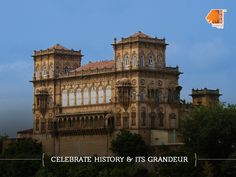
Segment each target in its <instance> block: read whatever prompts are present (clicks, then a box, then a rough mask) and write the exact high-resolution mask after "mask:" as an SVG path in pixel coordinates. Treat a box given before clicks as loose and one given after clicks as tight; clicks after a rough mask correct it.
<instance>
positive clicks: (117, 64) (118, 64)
mask: <svg viewBox="0 0 236 177" xmlns="http://www.w3.org/2000/svg"><path fill="white" fill-rule="evenodd" d="M116 67H117V68H118V69H120V68H121V59H120V56H118V57H117V60H116Z"/></svg>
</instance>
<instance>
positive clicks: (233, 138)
mask: <svg viewBox="0 0 236 177" xmlns="http://www.w3.org/2000/svg"><path fill="white" fill-rule="evenodd" d="M182 135H183V139H184V142H185V146H186V147H187V148H189V149H191V150H192V152H195V153H197V154H198V156H199V157H200V158H228V157H229V156H230V154H232V153H233V152H234V151H235V145H236V107H235V106H224V105H215V106H211V107H203V106H202V107H197V108H195V109H194V110H193V111H192V112H191V114H190V115H189V116H188V117H187V118H186V119H185V120H184V121H183V124H182ZM205 164H208V166H211V167H212V168H213V172H214V176H215V177H216V176H217V177H218V176H219V177H220V176H223V172H222V170H221V164H222V161H209V162H207V163H205ZM205 171H207V169H206V168H205Z"/></svg>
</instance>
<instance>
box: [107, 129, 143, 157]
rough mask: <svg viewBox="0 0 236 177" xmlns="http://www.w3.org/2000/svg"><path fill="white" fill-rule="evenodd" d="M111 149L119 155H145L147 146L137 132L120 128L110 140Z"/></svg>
mask: <svg viewBox="0 0 236 177" xmlns="http://www.w3.org/2000/svg"><path fill="white" fill-rule="evenodd" d="M111 150H112V152H113V153H114V154H116V155H119V156H125V157H127V156H130V157H135V156H146V155H147V146H146V145H145V142H144V141H143V139H142V137H141V136H140V135H139V134H136V133H131V132H129V131H127V130H122V131H121V132H120V133H118V135H117V137H116V138H115V139H113V140H112V142H111Z"/></svg>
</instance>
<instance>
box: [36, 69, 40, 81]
mask: <svg viewBox="0 0 236 177" xmlns="http://www.w3.org/2000/svg"><path fill="white" fill-rule="evenodd" d="M36 79H40V67H37V68H36Z"/></svg>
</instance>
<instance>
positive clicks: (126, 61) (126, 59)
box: [124, 55, 129, 67]
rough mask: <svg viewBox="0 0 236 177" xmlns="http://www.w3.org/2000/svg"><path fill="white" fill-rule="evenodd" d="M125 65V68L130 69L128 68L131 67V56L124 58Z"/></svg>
mask: <svg viewBox="0 0 236 177" xmlns="http://www.w3.org/2000/svg"><path fill="white" fill-rule="evenodd" d="M124 63H125V67H128V66H129V56H128V55H125V57H124Z"/></svg>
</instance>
